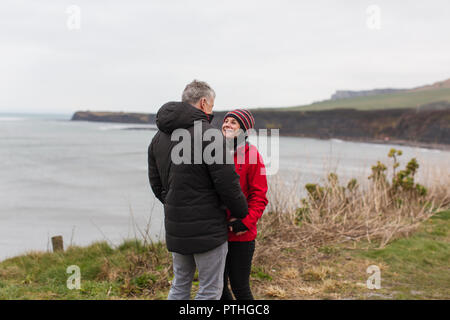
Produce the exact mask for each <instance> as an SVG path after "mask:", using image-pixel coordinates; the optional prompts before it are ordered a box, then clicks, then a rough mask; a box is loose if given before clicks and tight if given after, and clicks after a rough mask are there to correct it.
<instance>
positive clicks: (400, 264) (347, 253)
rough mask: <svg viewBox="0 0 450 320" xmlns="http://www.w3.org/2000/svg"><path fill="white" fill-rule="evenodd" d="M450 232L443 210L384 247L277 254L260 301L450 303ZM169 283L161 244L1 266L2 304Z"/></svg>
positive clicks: (144, 291)
mask: <svg viewBox="0 0 450 320" xmlns="http://www.w3.org/2000/svg"><path fill="white" fill-rule="evenodd" d="M449 230H450V211H445V212H441V213H438V214H435V215H434V216H433V217H432V218H431V219H429V220H427V221H425V222H424V223H423V225H422V226H421V227H420V228H419V229H418V231H417V232H416V233H414V234H413V235H412V236H410V237H409V238H402V239H398V240H395V241H393V242H392V243H390V244H389V245H387V246H386V247H384V248H383V249H377V248H375V245H374V244H373V243H367V242H361V243H358V244H357V245H356V246H355V247H353V248H352V247H351V246H350V247H349V246H348V245H347V246H343V245H339V244H336V245H331V246H330V245H328V246H322V247H319V248H317V249H316V250H306V249H302V250H298V249H290V250H284V251H283V252H280V254H281V255H290V256H291V258H290V259H289V260H286V261H285V262H283V263H282V264H280V265H278V266H277V267H275V268H273V269H269V268H268V265H265V264H263V263H255V264H254V266H253V270H252V277H251V281H252V287H253V290H254V291H255V293H256V297H257V298H259V299H262V298H264V299H330V298H331V299H333V298H354V299H449V298H450V288H449V287H448V284H449V283H450V273H449V272H448V261H449V260H450V233H449ZM295 256H297V258H295ZM297 259H298V260H297ZM293 260H296V261H295V262H293ZM300 260H301V261H300ZM287 261H290V263H289V262H287ZM298 263H300V264H301V265H302V267H301V268H298V267H297V265H298ZM70 265H78V266H79V267H80V270H81V289H80V290H77V289H74V290H69V289H68V288H67V285H66V282H67V279H68V277H69V276H70V274H68V273H67V272H66V270H67V267H68V266H70ZM370 265H377V266H379V267H380V270H381V289H379V290H373V289H372V290H370V289H368V288H367V286H366V281H367V278H368V277H369V276H370V275H369V274H367V273H366V269H367V267H368V266H370ZM172 277H173V274H172V271H171V259H170V254H169V253H168V252H167V251H166V249H165V246H164V245H161V244H156V245H145V246H144V245H143V244H142V243H141V242H135V241H127V242H124V243H123V244H122V245H121V246H119V247H117V248H114V249H113V248H111V247H110V246H109V245H108V244H107V243H105V242H99V243H94V244H92V245H91V246H89V247H85V248H81V247H71V248H69V249H67V250H66V251H65V252H64V253H37V252H36V253H29V254H27V255H23V256H19V257H15V258H12V259H8V260H6V261H3V262H1V263H0V299H165V298H166V297H167V294H168V290H169V288H170V283H169V281H171V279H172ZM197 288H198V282H197V280H196V281H195V282H194V291H195V290H196V289H197Z"/></svg>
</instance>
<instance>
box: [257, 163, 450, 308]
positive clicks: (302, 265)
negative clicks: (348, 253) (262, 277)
mask: <svg viewBox="0 0 450 320" xmlns="http://www.w3.org/2000/svg"><path fill="white" fill-rule="evenodd" d="M444 172H445V171H444ZM427 181H428V183H430V181H432V182H433V183H431V184H429V185H427V186H426V187H427V194H426V195H425V196H417V195H415V194H413V193H411V192H403V193H402V192H400V193H395V194H394V193H392V190H391V188H390V186H389V185H388V184H379V183H375V182H373V181H368V183H365V185H364V186H359V187H358V188H353V189H351V190H349V189H346V188H345V187H343V186H341V185H340V183H339V182H338V180H336V179H334V178H332V179H328V182H327V183H326V184H325V185H323V186H321V188H322V189H321V191H319V190H317V193H314V192H313V194H311V193H310V194H309V196H307V197H306V199H304V200H303V201H302V197H301V195H300V194H299V193H298V192H296V189H295V188H293V187H292V184H287V183H285V182H284V181H282V180H281V179H279V178H275V179H272V180H271V181H270V184H269V193H268V197H269V206H268V208H267V212H266V213H265V214H264V215H263V217H262V219H261V220H260V222H259V224H258V239H257V247H256V251H255V256H254V265H255V266H256V267H257V268H259V269H261V270H264V271H265V272H266V273H267V274H268V275H269V276H270V277H271V278H272V280H271V282H270V286H267V282H264V281H259V280H257V279H255V278H253V279H252V287H253V290H254V292H255V296H257V297H259V298H275V299H316V298H326V299H338V298H349V297H350V298H351V297H352V296H354V292H355V291H357V290H358V285H357V284H358V283H360V284H361V281H362V279H366V278H367V275H366V274H365V270H366V268H367V266H369V265H370V261H365V260H361V261H355V260H354V259H351V258H348V259H349V260H345V259H344V260H341V261H339V263H338V265H339V266H340V268H341V270H333V269H332V268H330V267H328V266H327V265H330V264H331V265H332V264H334V262H332V261H330V260H329V257H330V255H327V254H326V253H325V254H324V253H323V251H321V249H323V248H327V246H330V247H332V246H334V245H343V246H349V247H351V246H353V245H355V244H356V243H357V242H359V241H361V240H364V241H367V242H369V243H376V244H377V246H378V247H383V246H385V245H386V244H387V243H389V242H390V241H392V240H394V239H396V238H398V237H402V236H407V235H409V234H410V233H411V232H412V231H414V230H415V229H416V228H417V227H418V226H419V225H420V224H421V222H423V221H424V220H426V219H428V218H429V217H431V216H432V215H433V213H434V212H437V211H439V210H442V209H445V208H448V207H449V205H450V189H449V188H448V186H449V185H450V175H449V173H448V172H447V174H446V175H445V174H444V175H440V176H439V177H436V179H432V178H430V177H428V179H427ZM298 208H304V209H303V210H298ZM327 259H328V260H327ZM324 263H325V265H324ZM342 274H345V277H342ZM363 285H364V283H363ZM337 292H338V293H339V294H337Z"/></svg>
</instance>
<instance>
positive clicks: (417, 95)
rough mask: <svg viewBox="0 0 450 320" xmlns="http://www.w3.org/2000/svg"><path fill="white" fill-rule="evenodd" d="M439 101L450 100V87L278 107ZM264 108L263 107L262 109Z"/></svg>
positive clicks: (401, 106)
mask: <svg viewBox="0 0 450 320" xmlns="http://www.w3.org/2000/svg"><path fill="white" fill-rule="evenodd" d="M438 101H447V102H450V89H449V88H439V89H433V90H424V91H412V92H398V93H391V94H383V95H375V96H368V97H354V98H348V99H339V100H326V101H323V102H317V103H312V104H309V105H303V106H295V107H287V108H277V109H276V110H277V111H278V110H279V111H294V110H301V111H320V110H331V109H356V110H380V109H404V108H416V107H418V106H421V105H424V104H429V103H433V102H438ZM261 110H263V109H261Z"/></svg>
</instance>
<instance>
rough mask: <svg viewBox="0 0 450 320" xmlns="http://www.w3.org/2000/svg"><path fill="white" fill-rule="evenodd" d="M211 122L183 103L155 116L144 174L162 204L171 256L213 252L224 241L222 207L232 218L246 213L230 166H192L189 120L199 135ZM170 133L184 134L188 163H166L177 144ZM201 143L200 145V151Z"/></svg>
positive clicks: (192, 128) (173, 105)
mask: <svg viewBox="0 0 450 320" xmlns="http://www.w3.org/2000/svg"><path fill="white" fill-rule="evenodd" d="M211 118H212V116H208V115H206V114H205V113H204V112H203V111H201V110H199V109H197V108H195V107H193V106H192V105H190V104H188V103H183V102H169V103H166V104H165V105H163V106H162V107H161V108H160V109H159V111H158V113H157V115H156V125H157V126H158V129H159V130H158V132H157V133H156V135H155V136H154V137H153V140H152V142H151V143H150V146H149V148H148V175H149V180H150V185H151V187H152V190H153V192H154V194H155V195H156V197H157V198H158V199H159V200H160V201H161V202H162V203H163V204H164V213H165V217H164V224H165V229H166V244H167V248H168V250H169V251H171V252H177V253H181V254H194V253H201V252H205V251H209V250H211V249H214V248H215V247H217V246H219V245H221V244H223V243H224V242H225V241H227V239H228V230H227V220H226V208H228V209H229V210H230V211H231V214H232V215H233V216H234V217H236V218H238V219H242V218H244V217H245V216H246V215H247V214H248V207H247V201H246V199H245V196H244V194H243V193H242V190H241V186H240V184H239V176H238V174H237V173H236V172H235V169H234V164H226V163H225V162H223V164H217V163H214V164H206V163H205V162H204V161H203V159H202V163H201V164H194V121H201V128H202V132H205V130H207V129H210V128H212V126H211V124H210V120H211ZM176 129H187V131H188V132H189V133H190V137H191V148H190V149H191V150H190V152H191V160H192V161H191V163H192V164H191V163H187V164H183V163H181V164H175V163H173V162H172V161H171V151H172V148H173V147H174V146H175V145H176V144H177V143H179V141H171V135H172V133H173V132H174V131H175V130H176ZM224 140H225V139H224ZM180 142H181V140H180ZM207 143H210V142H202V144H201V145H202V151H203V150H204V148H205V147H206V146H207ZM225 153H226V145H225V143H223V154H224V155H225ZM202 154H203V152H202Z"/></svg>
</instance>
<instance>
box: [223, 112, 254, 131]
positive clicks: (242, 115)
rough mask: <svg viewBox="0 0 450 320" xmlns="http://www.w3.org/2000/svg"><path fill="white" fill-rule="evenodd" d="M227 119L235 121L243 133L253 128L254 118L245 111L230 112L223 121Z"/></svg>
mask: <svg viewBox="0 0 450 320" xmlns="http://www.w3.org/2000/svg"><path fill="white" fill-rule="evenodd" d="M228 117H232V118H234V119H236V120H237V122H239V125H240V126H241V129H242V130H243V131H244V132H245V131H247V130H248V129H252V128H254V127H255V118H253V115H252V113H251V112H250V111H248V110H247V109H235V110H233V111H230V112H228V113H227V114H226V115H225V117H224V118H223V120H224V121H225V119H226V118H228Z"/></svg>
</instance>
